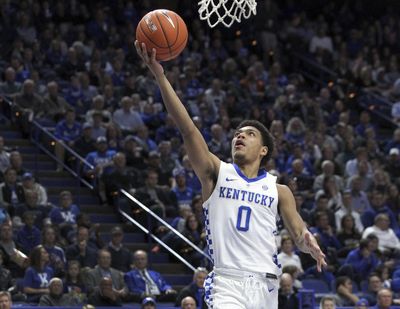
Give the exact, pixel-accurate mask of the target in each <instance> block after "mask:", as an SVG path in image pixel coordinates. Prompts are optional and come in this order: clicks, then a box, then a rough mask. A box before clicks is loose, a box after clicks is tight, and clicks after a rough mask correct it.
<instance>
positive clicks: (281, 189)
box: [276, 183, 293, 197]
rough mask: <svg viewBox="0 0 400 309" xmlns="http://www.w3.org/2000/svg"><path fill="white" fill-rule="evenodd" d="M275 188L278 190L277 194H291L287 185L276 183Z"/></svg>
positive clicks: (283, 195) (284, 195)
mask: <svg viewBox="0 0 400 309" xmlns="http://www.w3.org/2000/svg"><path fill="white" fill-rule="evenodd" d="M276 189H277V190H278V195H279V196H282V197H286V196H290V195H293V193H292V191H291V190H290V189H289V187H288V186H287V185H282V184H279V183H277V184H276Z"/></svg>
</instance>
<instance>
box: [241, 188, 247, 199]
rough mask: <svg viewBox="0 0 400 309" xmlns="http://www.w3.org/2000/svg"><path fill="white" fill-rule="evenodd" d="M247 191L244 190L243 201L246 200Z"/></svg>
mask: <svg viewBox="0 0 400 309" xmlns="http://www.w3.org/2000/svg"><path fill="white" fill-rule="evenodd" d="M247 193H248V192H247V191H244V190H242V201H244V199H245V197H246V194H247Z"/></svg>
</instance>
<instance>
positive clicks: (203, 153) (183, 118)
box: [135, 41, 220, 197]
mask: <svg viewBox="0 0 400 309" xmlns="http://www.w3.org/2000/svg"><path fill="white" fill-rule="evenodd" d="M135 47H136V50H137V52H138V54H139V55H140V57H141V58H142V59H143V61H144V62H145V63H146V65H147V66H148V68H149V69H150V71H151V72H152V73H153V75H154V77H155V78H156V80H157V83H158V85H159V87H160V91H161V95H162V98H163V101H164V105H165V107H166V109H167V111H168V114H169V115H171V117H172V119H173V120H174V122H175V124H176V125H177V127H178V129H179V131H180V132H181V134H182V137H183V140H184V142H185V146H186V151H187V153H188V156H189V159H190V162H191V163H192V167H193V169H194V171H195V172H196V175H197V176H198V177H199V179H200V181H201V183H202V185H203V193H204V190H206V192H209V193H211V191H212V189H213V188H211V187H210V188H209V189H208V188H207V187H208V184H210V180H213V179H215V177H216V175H217V172H218V169H219V164H220V160H219V159H218V158H217V157H216V156H215V155H213V154H212V153H210V152H209V150H208V147H207V144H206V142H205V140H204V138H203V136H202V135H201V133H200V131H199V130H198V129H197V127H196V126H195V124H194V123H193V121H192V119H191V118H190V116H189V114H188V112H187V110H186V108H185V107H184V105H183V104H182V102H181V101H180V99H179V98H178V96H177V95H176V93H175V90H174V89H173V88H172V86H171V84H170V82H169V81H168V79H167V78H166V76H165V74H164V70H163V68H162V66H161V65H160V64H159V63H158V62H157V61H156V60H155V57H156V52H155V50H152V51H151V56H150V55H149V54H148V52H147V50H146V46H145V45H144V44H142V46H140V45H139V43H138V41H136V42H135ZM205 187H206V188H205ZM207 197H208V196H207Z"/></svg>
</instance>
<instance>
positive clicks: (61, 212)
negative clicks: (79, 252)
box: [49, 191, 80, 239]
mask: <svg viewBox="0 0 400 309" xmlns="http://www.w3.org/2000/svg"><path fill="white" fill-rule="evenodd" d="M79 213H80V210H79V207H78V206H77V205H75V204H73V200H72V194H71V192H69V191H62V192H61V193H60V207H54V208H53V209H52V210H51V211H50V214H49V217H50V219H51V222H52V224H57V225H58V226H59V228H60V231H61V235H62V236H63V237H64V238H65V239H69V237H70V235H69V234H70V232H72V230H73V227H74V225H75V224H76V217H77V216H78V215H79Z"/></svg>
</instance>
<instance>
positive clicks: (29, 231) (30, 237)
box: [17, 211, 42, 255]
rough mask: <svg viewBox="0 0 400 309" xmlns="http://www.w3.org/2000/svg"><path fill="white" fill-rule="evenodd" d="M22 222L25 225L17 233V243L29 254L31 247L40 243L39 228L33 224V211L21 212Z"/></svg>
mask: <svg viewBox="0 0 400 309" xmlns="http://www.w3.org/2000/svg"><path fill="white" fill-rule="evenodd" d="M23 222H24V223H25V225H24V226H23V227H22V228H21V229H20V230H19V231H18V233H17V244H18V246H19V247H20V249H21V251H22V252H23V253H25V254H26V255H29V254H30V253H31V251H32V249H33V248H35V247H36V246H37V245H40V242H41V240H42V235H41V233H40V230H39V229H38V228H37V227H36V226H35V225H34V222H35V214H34V213H32V212H29V211H27V212H25V213H24V214H23Z"/></svg>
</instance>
